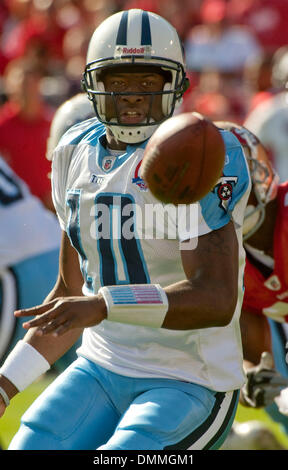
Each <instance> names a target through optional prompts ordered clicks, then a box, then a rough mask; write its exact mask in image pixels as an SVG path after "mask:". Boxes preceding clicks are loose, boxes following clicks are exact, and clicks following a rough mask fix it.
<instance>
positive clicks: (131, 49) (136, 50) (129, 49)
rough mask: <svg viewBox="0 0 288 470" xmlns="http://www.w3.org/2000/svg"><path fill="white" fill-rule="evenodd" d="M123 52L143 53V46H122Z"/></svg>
mask: <svg viewBox="0 0 288 470" xmlns="http://www.w3.org/2000/svg"><path fill="white" fill-rule="evenodd" d="M122 52H123V54H144V52H145V47H139V48H137V47H123V51H122Z"/></svg>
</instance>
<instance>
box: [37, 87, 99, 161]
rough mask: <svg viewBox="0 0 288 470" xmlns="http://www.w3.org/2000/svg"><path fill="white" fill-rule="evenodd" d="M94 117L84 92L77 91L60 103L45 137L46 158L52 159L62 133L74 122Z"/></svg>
mask: <svg viewBox="0 0 288 470" xmlns="http://www.w3.org/2000/svg"><path fill="white" fill-rule="evenodd" d="M91 117H95V113H94V110H93V106H92V105H91V102H90V101H89V100H88V98H87V95H86V93H78V94H77V95H75V96H73V97H72V98H70V99H69V100H67V101H65V102H64V103H62V104H61V105H60V106H59V108H58V109H57V111H56V112H55V114H54V116H53V119H52V123H51V126H50V133H49V137H48V139H47V149H46V158H47V159H48V160H51V159H52V154H53V151H54V149H55V147H56V146H57V144H58V142H59V140H60V138H61V137H62V135H63V134H64V133H65V132H66V131H67V130H68V129H69V128H70V127H71V126H73V125H74V124H77V123H78V122H81V121H85V120H86V119H89V118H91Z"/></svg>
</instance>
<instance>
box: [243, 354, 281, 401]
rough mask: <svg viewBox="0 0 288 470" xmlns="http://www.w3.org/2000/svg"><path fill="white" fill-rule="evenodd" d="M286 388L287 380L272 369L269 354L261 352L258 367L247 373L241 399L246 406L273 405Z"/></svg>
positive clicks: (271, 360)
mask: <svg viewBox="0 0 288 470" xmlns="http://www.w3.org/2000/svg"><path fill="white" fill-rule="evenodd" d="M287 386H288V379H287V378H286V377H283V376H282V375H281V374H279V372H277V371H276V370H275V369H274V367H273V359H272V356H271V354H270V353H269V352H263V353H262V356H261V360H260V363H259V364H258V366H256V367H253V368H251V369H250V370H249V371H248V372H247V381H246V384H245V385H244V386H243V387H242V389H241V392H242V398H243V399H244V402H245V403H246V405H248V406H251V407H253V408H262V407H265V406H267V405H270V404H271V403H273V401H274V399H275V397H277V396H278V395H279V394H280V392H281V390H282V389H284V388H286V387H287Z"/></svg>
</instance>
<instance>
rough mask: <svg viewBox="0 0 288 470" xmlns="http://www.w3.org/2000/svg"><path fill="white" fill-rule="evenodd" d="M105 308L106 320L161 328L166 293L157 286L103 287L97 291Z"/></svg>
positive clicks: (165, 310) (166, 307)
mask: <svg viewBox="0 0 288 470" xmlns="http://www.w3.org/2000/svg"><path fill="white" fill-rule="evenodd" d="M99 294H101V295H102V296H103V298H104V300H105V303H106V307H107V320H108V321H114V322H119V323H128V324H130V325H138V326H147V327H150V328H161V326H162V324H163V321H164V318H165V316H166V313H167V310H168V298H167V295H166V292H165V291H164V289H162V287H161V286H160V285H159V284H129V285H121V286H105V287H101V289H99Z"/></svg>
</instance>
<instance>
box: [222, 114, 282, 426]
mask: <svg viewBox="0 0 288 470" xmlns="http://www.w3.org/2000/svg"><path fill="white" fill-rule="evenodd" d="M218 126H221V127H224V128H226V129H229V130H230V131H232V132H233V133H234V135H236V136H237V137H238V139H239V140H240V142H241V144H242V146H243V148H244V150H245V154H246V158H247V162H248V165H249V169H250V174H251V180H252V191H251V195H250V197H249V201H248V205H247V208H246V214H245V222H244V225H243V238H244V246H245V250H246V255H247V258H246V267H245V275H244V286H245V295H244V301H243V306H242V314H241V332H242V340H243V349H244V358H245V370H246V373H247V383H246V384H245V386H244V387H243V389H242V391H241V392H242V393H241V395H242V397H241V403H242V404H243V405H246V406H252V407H254V408H259V407H265V409H266V411H267V412H268V414H269V415H270V416H271V417H272V419H273V420H274V421H276V422H278V423H281V425H282V426H283V428H284V430H285V432H286V433H288V418H287V416H285V415H284V414H283V410H282V409H281V406H282V405H280V402H279V400H278V398H276V397H278V396H279V394H280V392H281V390H282V389H283V388H284V387H287V383H288V382H287V381H288V363H287V358H286V356H287V346H288V251H287V245H288V182H285V183H282V184H279V178H278V175H277V174H276V173H275V171H274V170H273V168H272V166H271V163H270V161H269V158H268V156H267V153H266V151H265V148H264V147H263V145H262V144H261V142H260V141H259V140H258V138H257V137H256V136H255V135H254V134H252V133H251V132H250V131H249V130H248V129H246V128H244V127H241V126H238V125H236V124H233V123H227V122H226V123H218ZM272 357H273V359H272ZM275 398H276V401H275ZM276 402H277V404H276ZM280 409H281V411H282V412H280Z"/></svg>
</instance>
